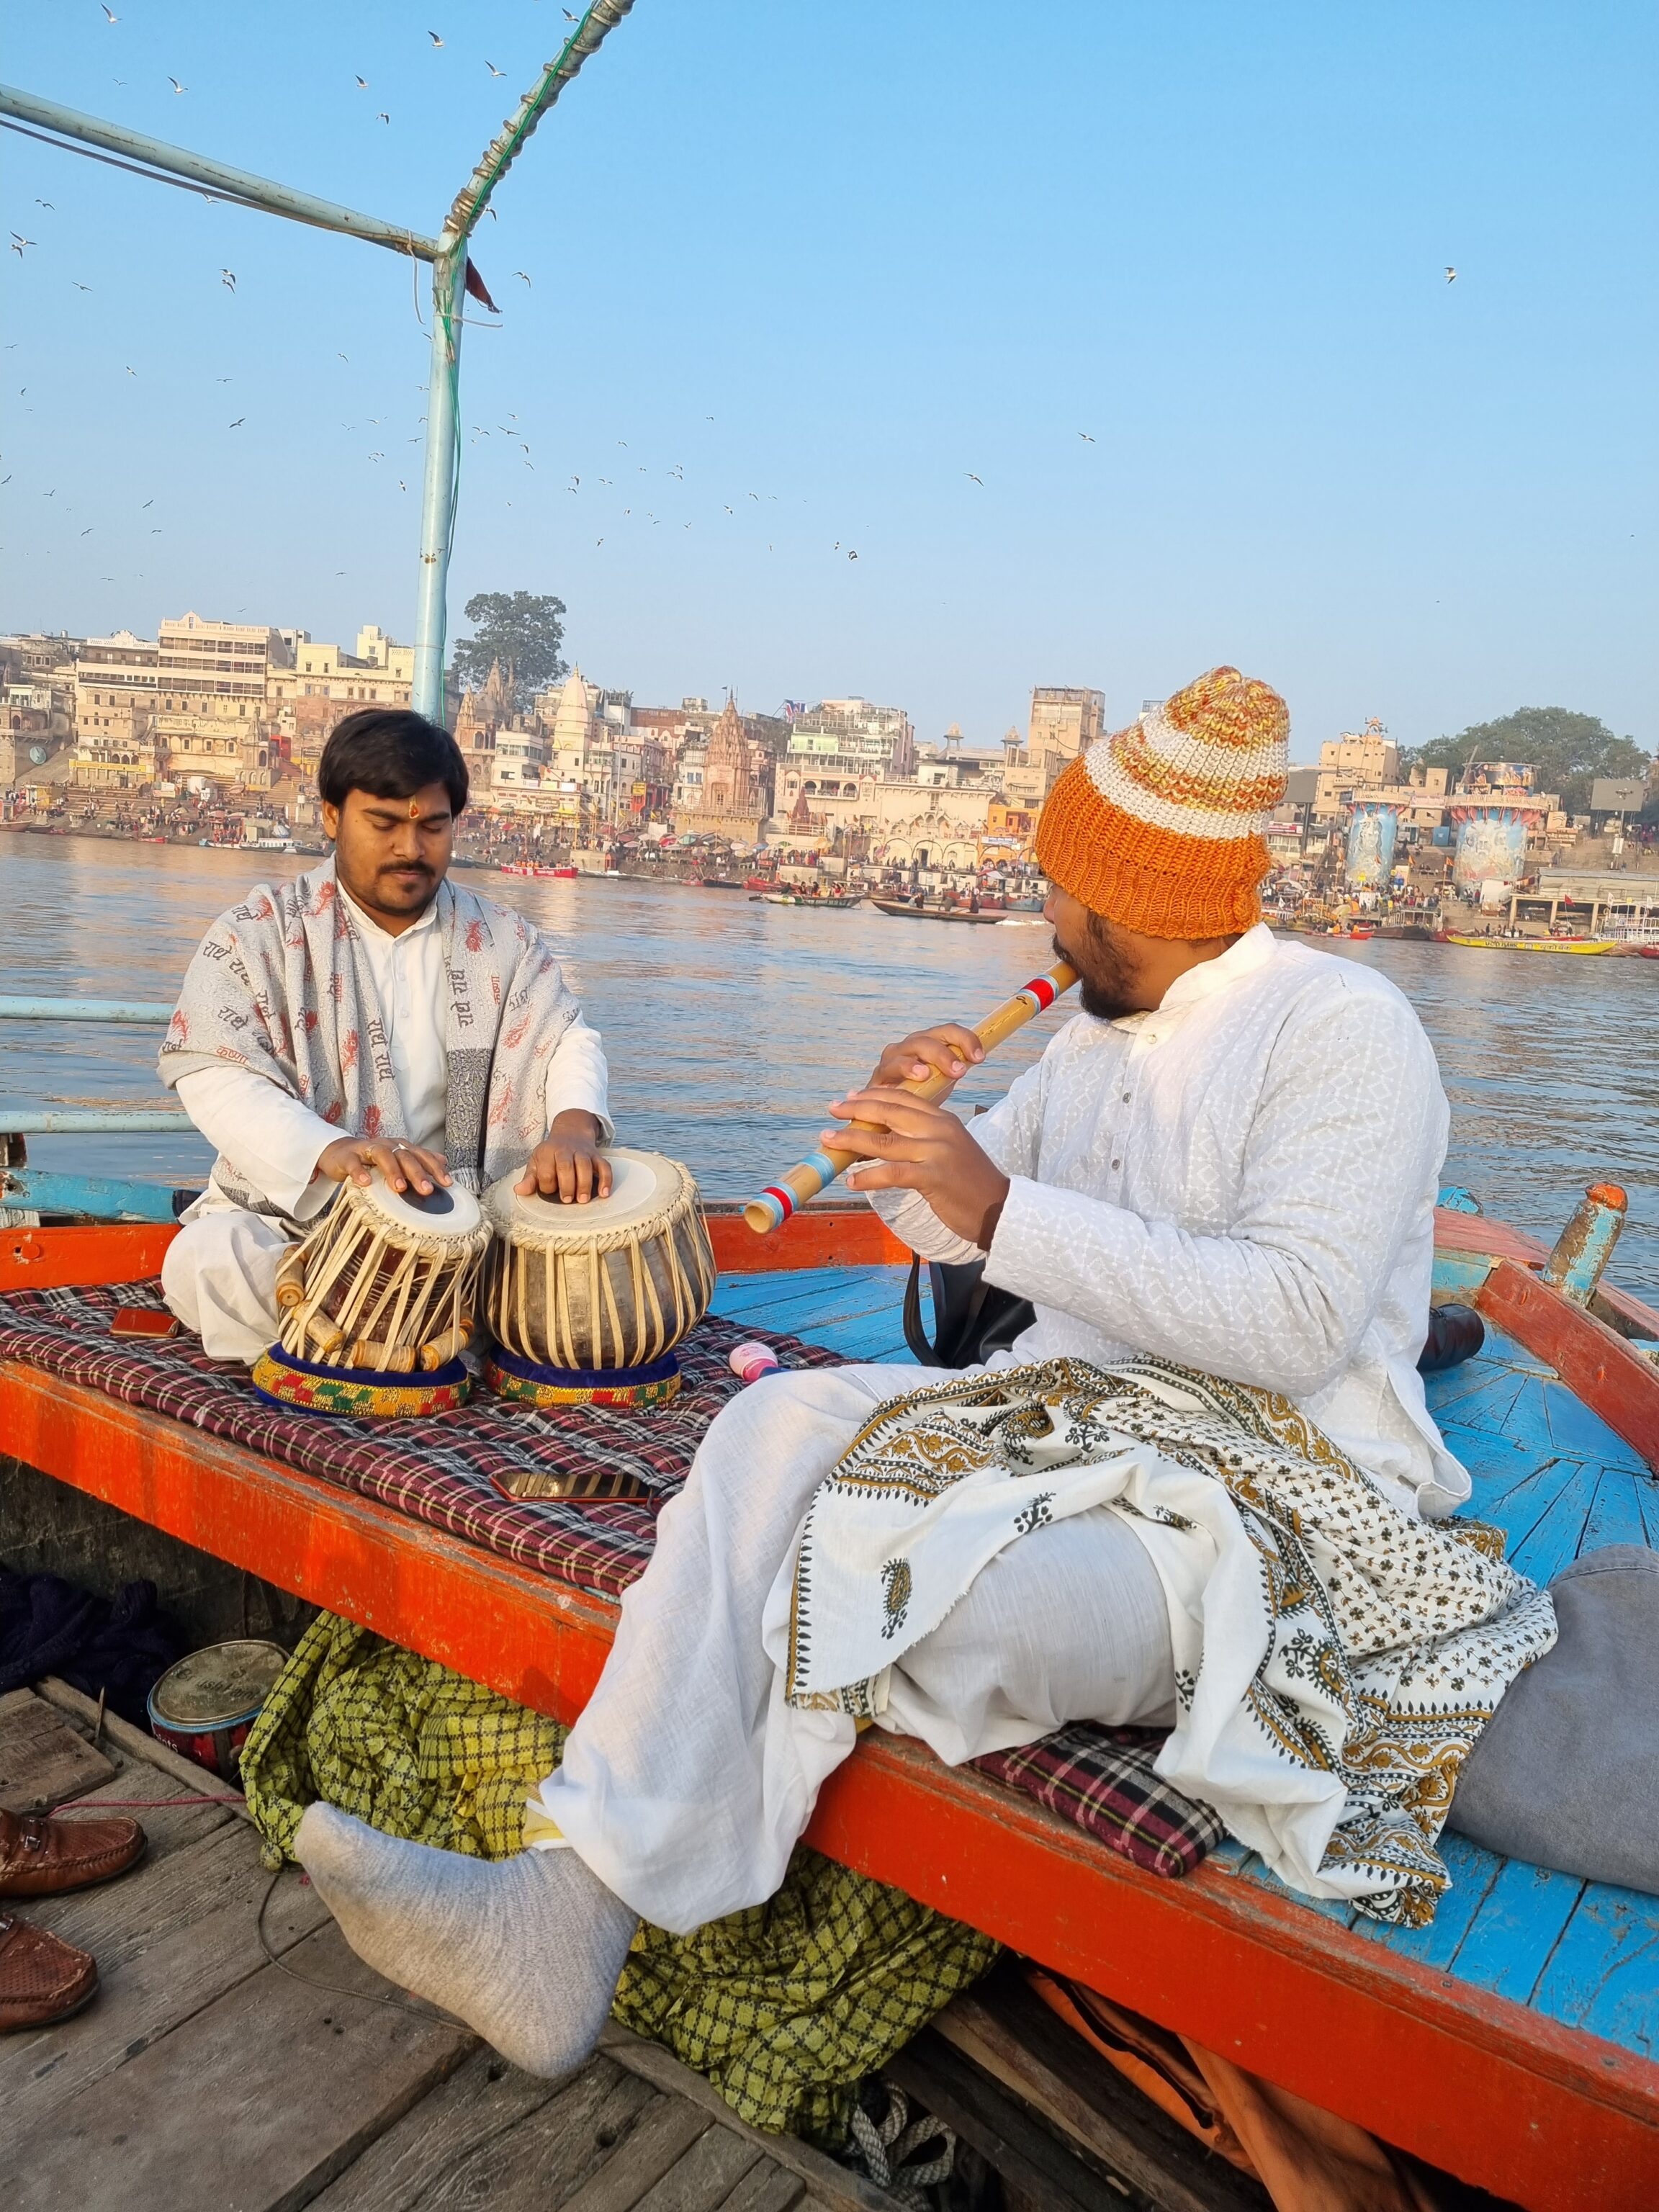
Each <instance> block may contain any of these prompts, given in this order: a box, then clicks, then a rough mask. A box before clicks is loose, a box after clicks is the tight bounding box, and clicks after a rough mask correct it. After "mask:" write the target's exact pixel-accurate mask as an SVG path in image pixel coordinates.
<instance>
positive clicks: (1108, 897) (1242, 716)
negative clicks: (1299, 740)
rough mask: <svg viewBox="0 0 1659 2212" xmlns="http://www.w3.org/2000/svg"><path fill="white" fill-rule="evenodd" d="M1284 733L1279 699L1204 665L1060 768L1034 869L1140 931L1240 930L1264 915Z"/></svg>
mask: <svg viewBox="0 0 1659 2212" xmlns="http://www.w3.org/2000/svg"><path fill="white" fill-rule="evenodd" d="M1290 734H1291V717H1290V711H1289V709H1288V708H1286V706H1285V702H1284V701H1283V700H1282V699H1281V698H1280V697H1279V694H1278V693H1277V692H1276V691H1272V690H1268V688H1267V685H1266V684H1258V683H1257V682H1256V681H1255V678H1252V677H1247V676H1241V675H1240V674H1239V672H1238V671H1237V669H1236V668H1212V670H1211V671H1210V672H1209V674H1208V675H1207V676H1200V678H1199V679H1198V681H1197V682H1196V683H1195V684H1188V686H1187V688H1186V690H1184V691H1177V692H1176V695H1175V696H1174V698H1173V699H1166V700H1165V701H1164V704H1163V706H1161V707H1155V708H1150V709H1149V710H1148V711H1147V712H1146V714H1143V715H1142V716H1141V717H1140V720H1139V721H1138V722H1133V723H1131V724H1130V726H1129V727H1128V728H1127V730H1117V731H1115V732H1113V734H1112V735H1111V736H1110V737H1108V738H1097V740H1096V742H1095V743H1094V744H1091V746H1089V747H1088V748H1087V750H1085V751H1084V752H1081V753H1079V755H1078V757H1077V758H1076V759H1075V760H1074V761H1073V762H1072V763H1070V764H1069V765H1068V767H1067V768H1066V771H1065V773H1064V774H1063V775H1061V777H1060V781H1059V782H1058V783H1056V784H1055V786H1054V789H1053V790H1052V791H1051V792H1050V793H1049V794H1048V802H1047V804H1046V805H1044V807H1043V810H1042V818H1041V820H1040V821H1039V822H1038V823H1037V833H1036V856H1037V860H1038V864H1039V865H1040V866H1041V867H1042V871H1043V872H1044V874H1045V875H1046V876H1047V877H1048V880H1049V881H1050V883H1054V884H1059V886H1060V889H1061V890H1066V891H1069V892H1070V893H1071V894H1072V896H1073V898H1077V899H1081V900H1082V902H1083V903H1084V904H1085V906H1087V907H1092V908H1093V909H1094V911H1095V912H1096V913H1097V914H1103V915H1105V916H1106V918H1107V919H1108V921H1116V922H1121V924H1122V925H1123V927H1125V928H1126V929H1134V930H1139V931H1140V932H1141V933H1143V934H1145V935H1146V936H1148V937H1194V938H1197V937H1226V936H1230V935H1231V934H1232V933H1234V932H1235V931H1237V930H1243V929H1249V927H1250V926H1251V925H1252V923H1254V922H1257V921H1261V878H1263V877H1264V876H1265V875H1266V874H1267V870H1268V867H1269V866H1270V865H1271V863H1270V861H1269V860H1268V858H1267V840H1266V839H1265V838H1264V837H1263V836H1262V834H1261V833H1262V831H1263V829H1265V828H1266V827H1267V822H1268V819H1269V817H1271V815H1272V813H1273V808H1274V806H1275V805H1277V804H1278V802H1279V799H1282V798H1283V797H1284V795H1285V767H1286V763H1287V762H1288V759H1289V757H1290V755H1289V744H1290Z"/></svg>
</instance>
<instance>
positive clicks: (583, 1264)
mask: <svg viewBox="0 0 1659 2212" xmlns="http://www.w3.org/2000/svg"><path fill="white" fill-rule="evenodd" d="M605 1158H606V1159H608V1160H609V1162H610V1164H611V1190H610V1193H609V1194H608V1195H607V1196H605V1197H604V1198H596V1199H591V1200H588V1202H587V1203H586V1205H572V1206H565V1205H562V1204H561V1203H560V1202H559V1201H558V1200H556V1199H546V1198H543V1197H541V1196H540V1195H539V1194H536V1193H532V1194H531V1195H529V1196H528V1197H526V1196H522V1195H520V1193H519V1192H518V1191H517V1190H516V1189H515V1188H513V1186H514V1184H515V1182H516V1181H517V1177H516V1176H503V1177H502V1178H501V1181H500V1182H496V1183H494V1184H492V1185H491V1187H490V1188H489V1190H487V1191H486V1192H485V1193H484V1201H483V1203H484V1212H485V1215H486V1217H487V1218H488V1219H489V1222H490V1223H491V1225H493V1227H494V1229H495V1243H494V1244H492V1245H491V1247H490V1249H489V1255H488V1256H487V1258H486V1260H485V1262H484V1291H483V1321H484V1324H485V1326H486V1328H488V1330H489V1334H490V1335H491V1336H492V1337H493V1338H494V1339H495V1344H496V1345H497V1346H498V1347H499V1349H498V1350H497V1351H496V1352H495V1354H494V1356H493V1358H491V1359H490V1360H489V1363H488V1364H486V1367H485V1370H484V1372H485V1379H486V1380H487V1381H488V1382H489V1384H490V1385H491V1387H492V1388H493V1389H496V1390H498V1391H500V1392H501V1395H502V1396H504V1397H507V1398H513V1399H517V1400H519V1401H521V1402H524V1403H527V1404H532V1405H538V1406H549V1407H551V1406H572V1405H599V1406H606V1405H608V1406H653V1405H663V1404H665V1403H666V1402H667V1401H668V1400H669V1399H670V1398H671V1397H672V1396H673V1395H674V1393H675V1391H676V1390H677V1389H678V1388H679V1374H678V1363H677V1361H676V1360H675V1358H674V1347H675V1346H676V1345H678V1343H679V1342H680V1341H681V1340H683V1339H684V1336H685V1335H686V1334H687V1333H688V1331H690V1329H692V1328H695V1327H696V1324H697V1322H700V1321H701V1320H702V1317H703V1316H704V1314H706V1313H707V1312H708V1302H709V1300H710V1298H711V1297H713V1296H714V1253H713V1251H712V1249H710V1246H709V1243H708V1229H707V1228H706V1226H705V1225H704V1223H703V1218H702V1208H701V1206H699V1204H698V1202H697V1186H696V1182H694V1181H693V1179H692V1176H691V1174H690V1170H689V1169H687V1168H685V1167H683V1166H682V1165H681V1164H680V1163H679V1162H678V1160H670V1159H665V1158H662V1156H661V1155H660V1154H659V1153H656V1152H635V1151H632V1150H630V1149H629V1148H628V1147H626V1146H611V1147H609V1148H608V1149H607V1150H606V1152H605Z"/></svg>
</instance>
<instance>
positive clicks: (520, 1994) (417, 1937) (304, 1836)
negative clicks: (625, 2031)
mask: <svg viewBox="0 0 1659 2212" xmlns="http://www.w3.org/2000/svg"><path fill="white" fill-rule="evenodd" d="M294 1848H295V1857H297V1858H298V1859H299V1861H300V1863H301V1866H303V1867H304V1869H305V1870H306V1872H307V1874H308V1875H310V1876H311V1879H312V1881H313V1883H314V1884H315V1885H316V1888H317V1893H318V1895H319V1897H320V1898H321V1899H322V1900H323V1902H324V1904H325V1905H327V1907H328V1908H329V1910H330V1911H331V1912H332V1914H333V1915H334V1917H335V1918H336V1919H337V1921H338V1922H339V1923H340V1929H341V1932H342V1933H343V1936H345V1939H346V1941H347V1942H348V1943H349V1944H350V1946H351V1948H352V1949H353V1950H354V1951H355V1952H356V1954H357V1955H358V1957H359V1958H360V1959H362V1960H365V1961H366V1963H367V1964H368V1965H369V1966H373V1967H374V1970H375V1971H376V1972H377V1973H381V1974H384V1975H385V1976H386V1979H387V1980H388V1981H392V1982H396V1983H398V1984H399V1986H400V1987H402V1988H404V1989H406V1990H413V1991H414V1992H415V1994H416V1996H422V1997H425V1998H426V1999H427V2000H428V2002H430V2003H433V2004H435V2005H441V2006H442V2008H443V2009H444V2010H445V2011H446V2012H450V2013H453V2014H455V2015H456V2016H457V2017H458V2018H459V2019H461V2020H464V2021H465V2022H466V2024H467V2026H468V2027H471V2028H473V2029H475V2030H476V2031H477V2033H478V2034H480V2035H481V2036H483V2039H484V2040H485V2041H486V2042H487V2043H489V2044H492V2045H494V2046H495V2049H496V2050H497V2051H500V2052H501V2056H502V2057H504V2058H508V2059H511V2061H512V2062H513V2064H514V2065H515V2066H522V2067H523V2068H524V2069H525V2070H526V2073H530V2074H538V2075H543V2076H544V2078H547V2079H550V2080H552V2079H556V2078H557V2077H558V2076H559V2075H563V2074H568V2073H569V2072H571V2070H572V2069H574V2068H575V2067H577V2066H580V2064H581V2063H583V2061H584V2060H585V2059H586V2057H588V2056H589V2054H590V2053H591V2052H592V2049H593V2046H594V2044H595V2043H596V2042H597V2041H598V2039H599V2030H600V2029H601V2028H602V2027H604V2025H605V2019H606V2016H607V2015H608V2014H609V2012H610V2010H611V2000H612V1998H613V1997H614V1996H616V1993H617V1982H618V1980H619V1979H620V1978H621V1975H622V1970H623V1962H624V1960H626V1959H627V1956H628V1947H629V1944H630V1943H631V1942H633V1940H634V1930H635V1928H636V1927H637V1926H638V1924H639V1923H638V1917H637V1916H636V1915H635V1913H633V1912H631V1911H629V1908H628V1907H627V1905H624V1904H623V1901H622V1899H620V1898H618V1897H615V1896H613V1895H612V1894H611V1891H610V1890H608V1889H607V1888H606V1887H605V1884H604V1883H603V1882H602V1881H600V1880H599V1876H598V1875H596V1874H594V1873H593V1872H592V1870H591V1869H590V1868H589V1867H588V1866H587V1864H586V1861H585V1860H583V1859H581V1858H580V1857H578V1856H577V1854H576V1853H575V1852H574V1851H573V1850H562V1851H559V1850H533V1851H520V1853H519V1854H518V1856H517V1857H514V1858H510V1859H498V1860H495V1861H490V1860H488V1859H473V1858H467V1857H464V1856H463V1855H462V1854H461V1853H460V1852H459V1851H440V1850H433V1849H432V1847H431V1846H430V1845H429V1844H409V1843H402V1842H400V1841H398V1838H396V1837H393V1836H383V1835H382V1834H381V1833H380V1831H379V1830H378V1829H377V1828H371V1827H369V1826H368V1825H367V1824H366V1823H365V1822H363V1821H362V1820H355V1819H354V1818H353V1817H352V1815H351V1814H349V1813H342V1812H340V1811H338V1810H337V1808H335V1807H334V1806H332V1805H325V1804H322V1803H320V1802H319V1803H316V1804H313V1805H308V1806H307V1808H306V1812H305V1817H304V1819H303V1820H301V1823H300V1828H299V1833H298V1835H297V1836H296V1837H295V1846H294Z"/></svg>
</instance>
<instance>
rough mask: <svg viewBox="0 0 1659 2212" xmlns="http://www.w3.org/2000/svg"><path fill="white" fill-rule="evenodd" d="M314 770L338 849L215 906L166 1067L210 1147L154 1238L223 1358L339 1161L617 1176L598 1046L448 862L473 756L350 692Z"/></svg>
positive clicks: (542, 969)
mask: <svg viewBox="0 0 1659 2212" xmlns="http://www.w3.org/2000/svg"><path fill="white" fill-rule="evenodd" d="M317 787H318V793H319V797H320V799H321V800H322V811H323V826H324V828H325V829H326V830H327V832H328V835H329V836H330V838H331V840H332V842H333V846H334V852H333V855H332V857H331V859H330V860H326V861H325V862H324V864H323V865H322V866H321V867H319V868H313V870H312V871H311V872H310V873H309V874H307V875H302V876H301V877H299V878H296V880H295V881H294V882H293V883H291V884H283V885H281V886H280V887H279V888H276V889H274V890H273V889H271V888H270V887H269V886H267V885H264V884H260V885H258V887H257V888H256V889H255V890H252V891H251V892H250V893H249V895H248V896H247V898H246V900H245V901H244V902H243V903H242V904H241V905H240V906H238V907H233V908H231V910H230V912H229V913H228V914H225V915H221V916H220V918H219V920H218V921H216V922H215V924H214V925H213V927H212V928H211V929H210V930H209V932H208V933H207V935H206V936H205V937H204V939H203V940H202V944H201V946H200V949H199V950H198V951H197V953H196V954H195V956H194V957H193V958H192V959H191V963H190V967H189V969H188V970H187V972H186V974H185V983H184V989H183V991H182V993H181V994H180V996H179V1005H178V1009H177V1011H176V1012H174V1014H173V1021H172V1024H171V1025H170V1027H169V1028H168V1030H167V1039H166V1042H164V1044H163V1045H162V1048H161V1079H162V1081H163V1082H164V1083H167V1084H170V1085H172V1086H173V1089H174V1090H176V1091H177V1092H178V1094H179V1103H180V1104H181V1105H182V1106H183V1108H184V1109H185V1113H186V1114H188V1115H189V1116H190V1118H191V1121H193V1122H194V1123H195V1124H196V1126H197V1128H198V1129H199V1130H200V1131H201V1132H202V1133H203V1135H204V1137H206V1139H208V1141H209V1143H210V1145H212V1146H213V1147H214V1149H215V1151H216V1153H217V1155H218V1158H216V1161H215V1162H214V1166H213V1173H212V1177H211V1179H210V1183H209V1186H208V1188H207V1189H206V1191H205V1192H204V1194H202V1196H201V1197H200V1198H198V1199H197V1200H196V1202H195V1203H194V1205H192V1206H191V1207H190V1209H189V1210H188V1212H186V1213H185V1215H184V1217H183V1220H184V1228H183V1230H182V1231H181V1232H180V1234H179V1236H178V1237H175V1238H174V1239H173V1243H171V1244H170V1245H169V1246H168V1248H167V1258H166V1260H165V1261H164V1262H163V1264H162V1270H161V1285H162V1289H163V1290H164V1291H165V1292H166V1295H167V1304H169V1305H170V1306H171V1307H172V1309H173V1312H174V1313H175V1314H177V1315H178V1316H179V1319H180V1320H181V1321H182V1322H184V1323H185V1327H186V1328H191V1329H194V1330H195V1331H196V1332H197V1334H199V1335H200V1337H201V1339H202V1341H203V1344H204V1346H205V1348H206V1350H207V1351H208V1352H210V1353H211V1354H212V1356H213V1357H214V1358H216V1359H241V1360H246V1361H247V1362H248V1363H249V1364H252V1362H253V1361H255V1360H257V1359H258V1357H259V1355H260V1354H261V1353H262V1352H264V1351H265V1350H266V1348H267V1347H268V1346H269V1345H270V1342H271V1340H272V1339H273V1338H274V1337H275V1336H276V1330H277V1311H276V1265H277V1261H278V1260H279V1259H280V1257H281V1255H282V1253H283V1249H284V1247H285V1246H286V1245H287V1244H288V1243H289V1242H290V1241H291V1239H292V1238H293V1237H295V1235H298V1234H302V1233H303V1232H304V1231H305V1230H306V1229H307V1227H308V1226H309V1225H310V1224H311V1223H312V1222H313V1221H314V1220H315V1218H316V1217H317V1216H318V1215H319V1213H320V1212H322V1211H323V1209H324V1208H325V1206H327V1205H328V1204H329V1203H330V1201H331V1200H332V1199H333V1197H334V1195H335V1193H336V1192H337V1189H338V1188H339V1186H340V1185H341V1183H343V1182H344V1181H346V1179H347V1178H348V1177H349V1178H350V1179H351V1180H352V1181H354V1182H358V1183H365V1184H366V1183H368V1181H369V1180H370V1176H371V1174H372V1172H373V1171H374V1170H379V1171H380V1174H381V1175H383V1176H385V1178H386V1182H387V1183H388V1184H389V1185H390V1186H391V1188H392V1189H393V1190H394V1191H403V1190H405V1189H408V1188H411V1187H412V1188H413V1189H414V1190H415V1191H416V1192H417V1193H418V1194H421V1195H422V1196H425V1195H427V1194H429V1193H430V1191H431V1190H432V1188H433V1186H434V1184H435V1183H447V1182H450V1181H451V1180H452V1179H453V1180H455V1181H458V1182H461V1183H462V1184H464V1185H465V1187H466V1188H469V1189H471V1190H475V1191H476V1190H477V1189H478V1188H481V1187H482V1186H483V1184H484V1183H486V1182H493V1181H494V1180H495V1178H496V1177H497V1176H501V1175H504V1174H506V1173H507V1171H508V1170H510V1169H515V1168H523V1169H524V1170H525V1174H524V1179H523V1181H522V1182H520V1188H521V1189H522V1190H525V1191H526V1192H527V1191H529V1190H531V1189H532V1188H534V1189H538V1190H539V1191H540V1192H541V1193H542V1194H544V1196H547V1197H558V1198H561V1199H566V1200H585V1199H587V1198H590V1197H592V1195H593V1194H595V1193H596V1192H597V1193H599V1194H601V1195H602V1194H604V1193H605V1191H606V1190H608V1189H609V1188H610V1175H611V1170H610V1168H609V1165H608V1164H607V1163H606V1162H605V1159H604V1158H602V1157H601V1156H600V1153H599V1146H600V1145H601V1144H602V1143H607V1142H609V1141H610V1139H611V1137H612V1136H613V1135H614V1133H615V1132H614V1131H613V1129H612V1127H611V1118H610V1114H609V1110H608V1108H607V1105H606V1077H605V1054H604V1053H603V1051H602V1050H601V1048H600V1044H599V1036H598V1035H597V1034H596V1032H595V1031H594V1030H591V1029H590V1028H589V1027H588V1025H587V1024H586V1022H585V1021H584V1020H583V1018H582V1012H581V1008H580V1006H578V1004H577V1003H576V1000H575V999H574V996H573V994H571V992H570V990H569V988H568V986H567V985H566V983H565V981H564V978H563V975H562V973H561V972H560V968H559V963H558V961H557V960H556V958H555V957H554V954H553V951H552V948H551V947H550V945H548V943H547V941H546V939H544V937H543V936H542V934H541V933H540V932H539V931H538V929H537V928H536V927H534V925H533V924H532V923H531V922H529V921H526V919H525V918H524V916H523V915H518V914H513V913H511V912H509V911H508V910H507V908H504V907H499V906H495V905H493V904H492V903H491V902H489V901H488V900H486V899H481V898H479V897H477V896H476V894H475V893H473V892H471V891H469V890H457V889H456V888H455V886H454V885H453V884H450V883H449V882H448V880H447V878H448V873H449V864H450V860H451V857H452V854H453V849H454V841H455V824H456V822H457V820H458V818H459V816H460V813H461V811H462V809H463V808H464V807H465V805H466V799H467V772H466V763H465V761H464V760H463V759H462V757H461V754H460V750H459V747H458V746H457V745H456V744H455V741H454V739H453V738H452V737H451V736H450V735H449V733H448V732H447V731H446V730H441V729H439V728H437V727H436V726H435V725H434V724H433V723H430V722H428V721H427V720H424V718H423V717H422V716H421V715H419V714H410V713H409V712H408V711H406V710H405V709H403V708H366V709H364V710H363V711H362V713H360V714H349V715H348V716H347V717H346V718H345V720H343V721H342V722H341V723H339V724H338V726H337V727H336V728H335V730H334V732H332V734H331V737H330V738H329V739H328V742H327V744H325V746H324V748H323V757H322V759H321V761H320V762H319V765H318V772H317Z"/></svg>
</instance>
